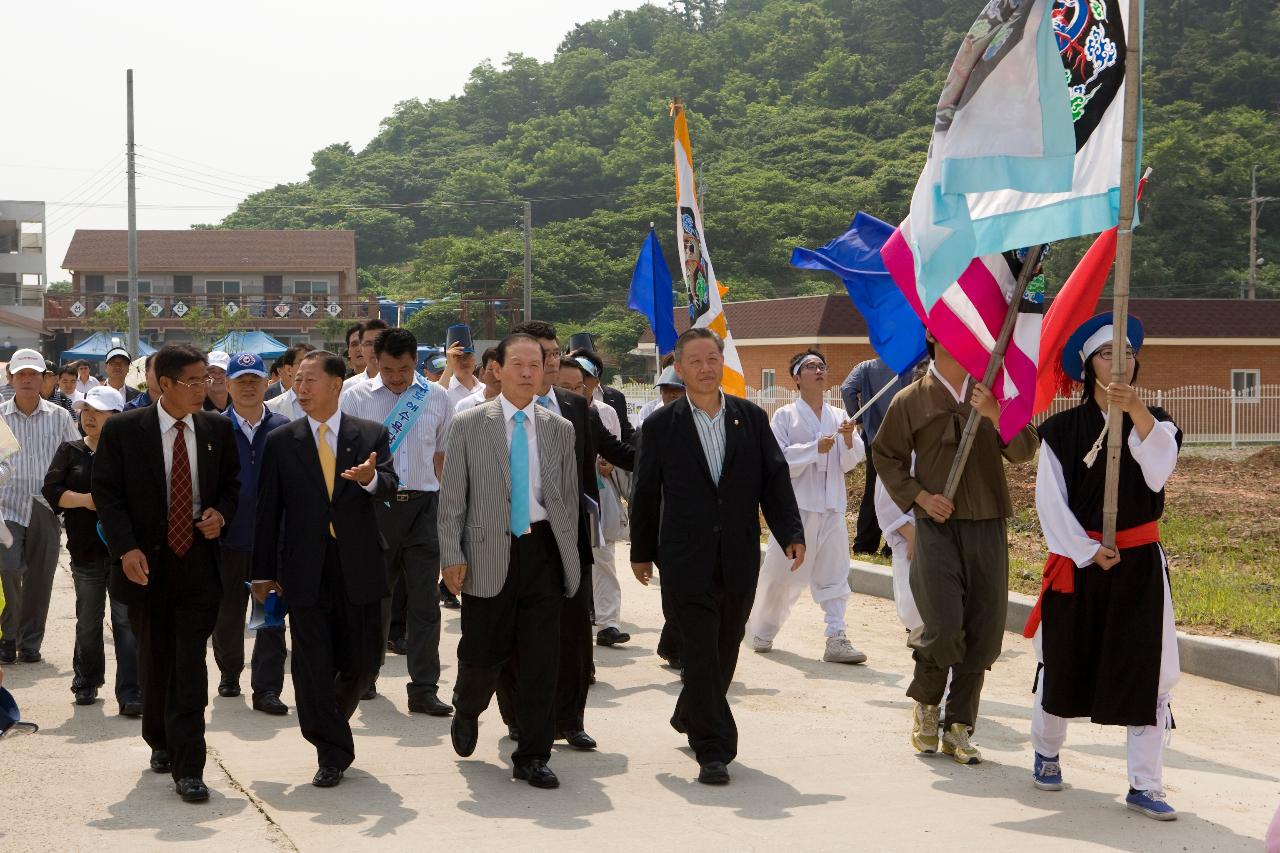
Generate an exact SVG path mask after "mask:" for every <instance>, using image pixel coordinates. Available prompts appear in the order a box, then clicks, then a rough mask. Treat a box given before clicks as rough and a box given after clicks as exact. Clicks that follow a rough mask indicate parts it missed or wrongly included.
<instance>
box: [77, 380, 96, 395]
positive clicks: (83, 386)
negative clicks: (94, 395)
mask: <svg viewBox="0 0 1280 853" xmlns="http://www.w3.org/2000/svg"><path fill="white" fill-rule="evenodd" d="M98 385H99V382H98V380H96V379H94V378H93V377H92V376H90V377H89V378H88V379H77V380H76V393H77V394H79V395H81V396H84V395H85V394H87V393H89V389H90V388H97V387H98Z"/></svg>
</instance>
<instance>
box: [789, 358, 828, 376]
mask: <svg viewBox="0 0 1280 853" xmlns="http://www.w3.org/2000/svg"><path fill="white" fill-rule="evenodd" d="M806 364H826V362H825V361H823V360H822V359H821V358H819V357H818V356H816V355H812V354H810V355H806V356H805V357H804V358H802V359H800V363H799V364H797V365H796V366H795V367H793V368H791V375H792V376H799V375H800V371H802V370H804V366H805V365H806Z"/></svg>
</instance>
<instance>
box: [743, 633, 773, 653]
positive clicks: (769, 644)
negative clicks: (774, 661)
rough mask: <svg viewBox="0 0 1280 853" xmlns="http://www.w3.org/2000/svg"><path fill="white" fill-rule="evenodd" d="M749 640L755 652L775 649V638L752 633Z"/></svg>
mask: <svg viewBox="0 0 1280 853" xmlns="http://www.w3.org/2000/svg"><path fill="white" fill-rule="evenodd" d="M748 642H749V643H750V644H751V651H753V652H759V653H760V654H764V653H765V652H771V651H773V640H766V639H765V638H764V637H757V636H756V635H755V634H752V635H751V638H750V640H748Z"/></svg>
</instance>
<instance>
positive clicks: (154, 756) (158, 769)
mask: <svg viewBox="0 0 1280 853" xmlns="http://www.w3.org/2000/svg"><path fill="white" fill-rule="evenodd" d="M172 770H173V756H172V755H170V754H169V750H167V749H153V750H151V771H152V772H153V773H169V772H171V771H172Z"/></svg>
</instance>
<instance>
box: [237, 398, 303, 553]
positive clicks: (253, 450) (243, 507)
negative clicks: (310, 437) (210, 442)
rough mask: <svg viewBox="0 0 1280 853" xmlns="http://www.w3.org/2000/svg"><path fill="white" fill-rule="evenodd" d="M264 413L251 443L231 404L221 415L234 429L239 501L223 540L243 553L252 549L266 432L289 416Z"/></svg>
mask: <svg viewBox="0 0 1280 853" xmlns="http://www.w3.org/2000/svg"><path fill="white" fill-rule="evenodd" d="M265 411H266V417H265V418H264V420H263V421H262V425H261V426H259V427H258V431H257V432H255V433H254V434H253V444H250V443H249V439H248V437H246V436H245V434H244V430H242V429H241V428H240V418H239V417H237V416H236V410H235V407H234V406H228V407H227V410H226V411H225V412H223V415H224V416H225V417H227V418H230V419H231V425H232V427H234V429H235V434H236V449H238V450H239V451H240V504H239V507H238V508H237V509H236V514H235V518H233V519H232V521H231V524H229V525H227V527H226V529H225V530H223V531H222V544H223V545H225V546H227V547H228V548H231V549H232V550H235V551H244V552H246V553H249V552H252V551H253V533H254V530H253V525H254V520H255V519H256V518H257V517H258V475H259V474H260V473H261V471H262V451H263V448H264V447H266V444H267V435H268V434H270V432H271V431H272V430H274V429H277V428H279V427H282V426H285V425H286V424H288V423H289V419H288V418H286V417H285V416H284V415H279V414H276V413H275V412H273V411H271V410H270V409H266V410H265Z"/></svg>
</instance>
